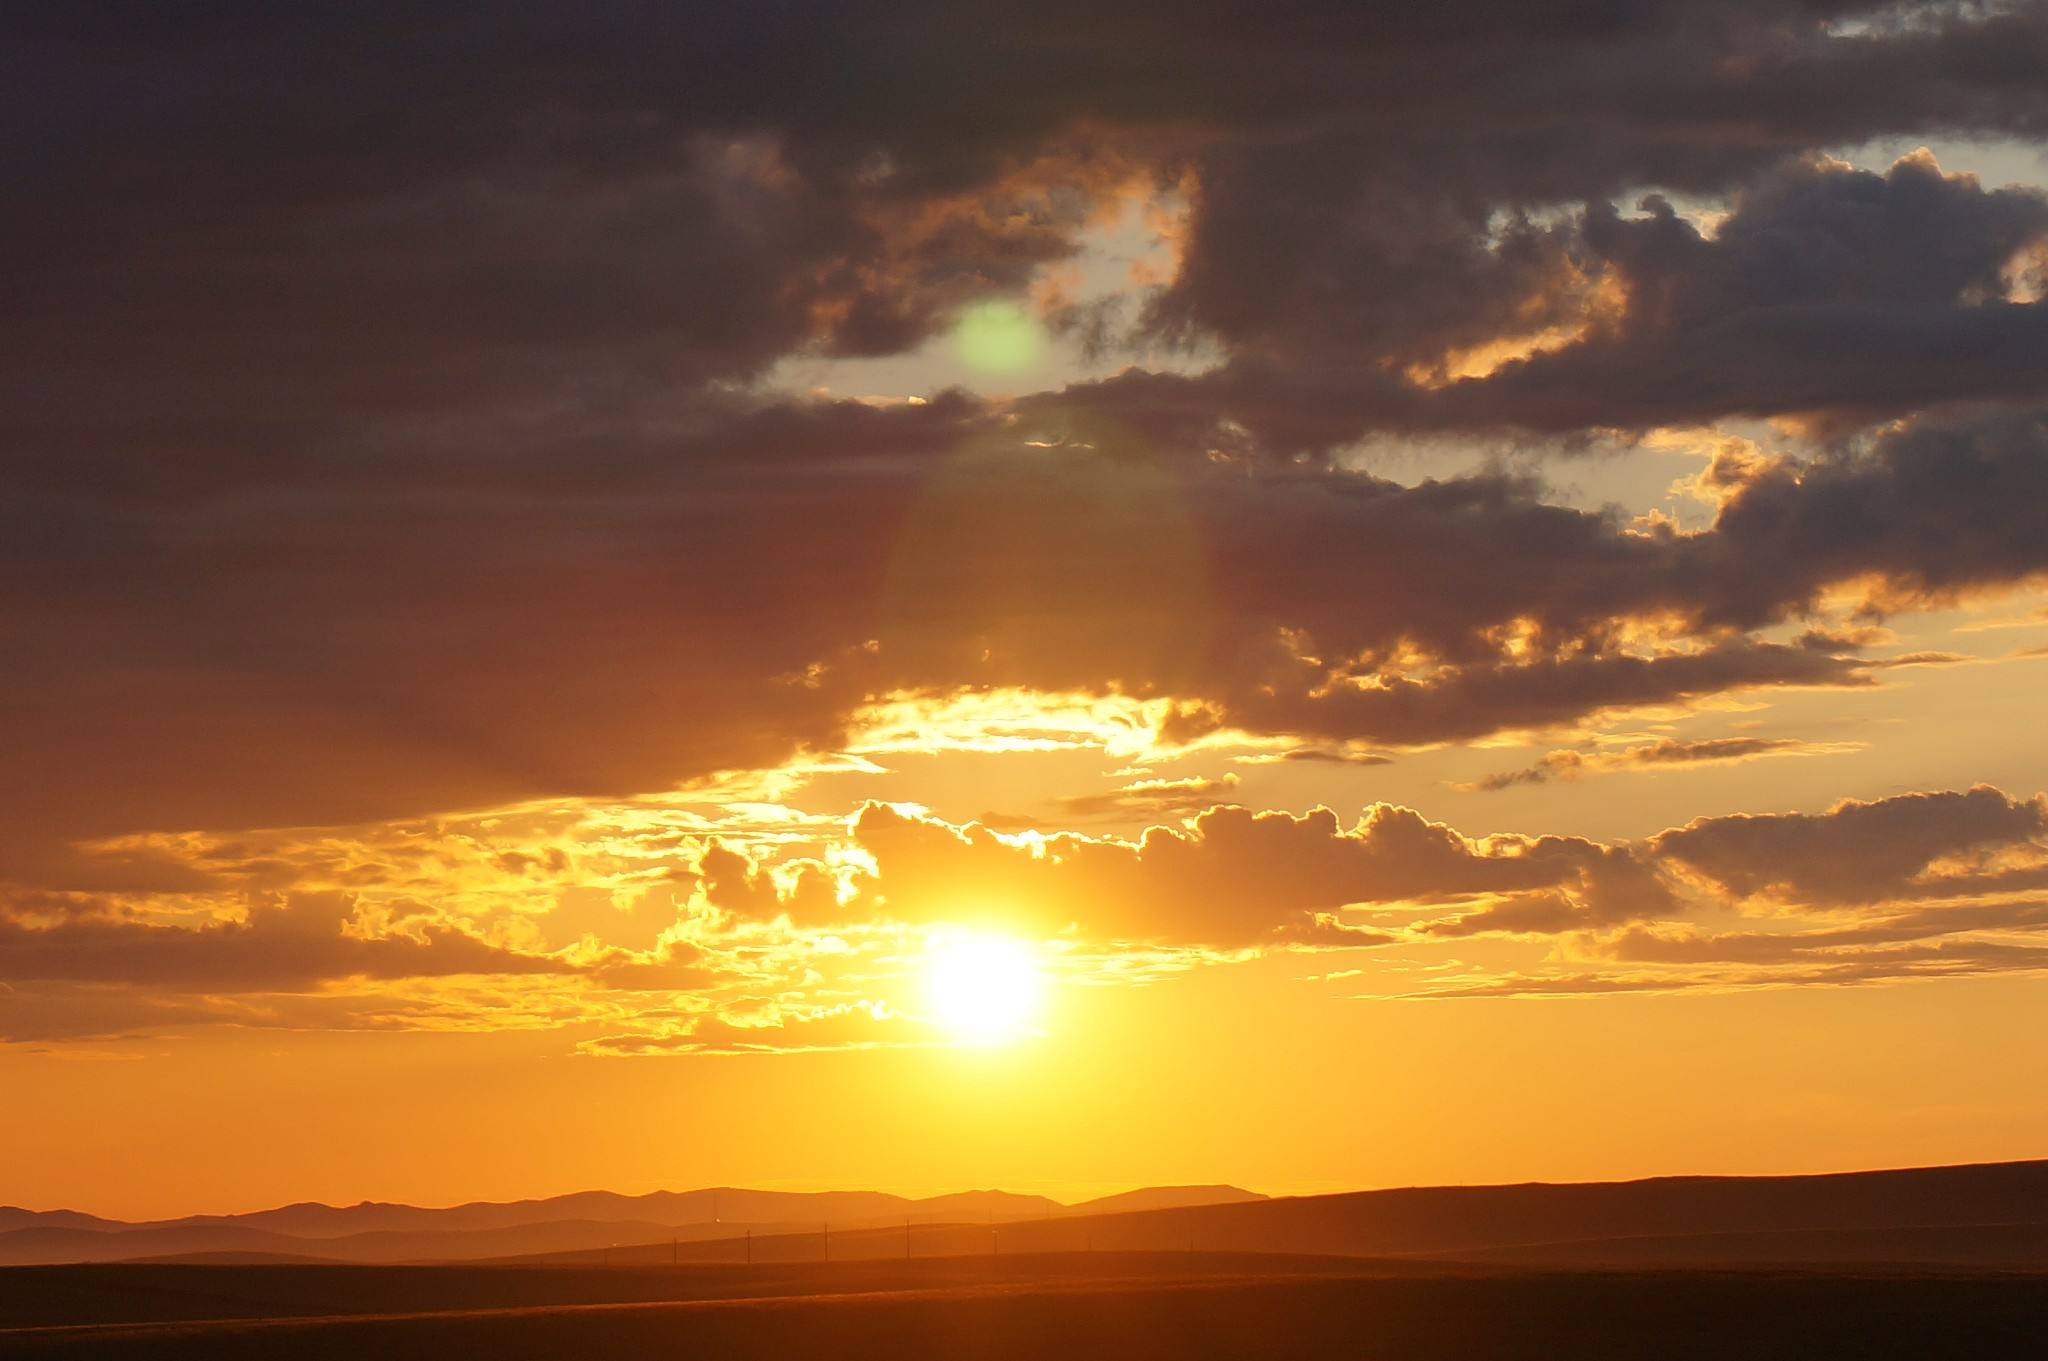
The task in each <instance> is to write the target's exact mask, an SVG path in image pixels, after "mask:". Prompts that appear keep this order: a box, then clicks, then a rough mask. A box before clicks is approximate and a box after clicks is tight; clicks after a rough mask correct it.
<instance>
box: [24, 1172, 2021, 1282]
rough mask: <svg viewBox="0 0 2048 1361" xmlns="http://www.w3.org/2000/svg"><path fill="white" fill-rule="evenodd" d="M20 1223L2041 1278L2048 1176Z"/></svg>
mask: <svg viewBox="0 0 2048 1361" xmlns="http://www.w3.org/2000/svg"><path fill="white" fill-rule="evenodd" d="M6 1224H13V1225H15V1226H16V1227H13V1228H11V1229H4V1228H0V1264H8V1263H15V1264H25V1263H47V1262H77V1261H115V1260H135V1259H145V1258H147V1259H192V1258H195V1257H200V1256H210V1257H212V1258H214V1259H219V1258H220V1257H221V1256H222V1255H223V1254H227V1255H232V1256H233V1257H235V1258H236V1259H239V1260H246V1261H260V1260H280V1259H284V1258H291V1257H297V1258H300V1259H304V1258H319V1259H323V1260H327V1261H335V1262H359V1263H400V1262H465V1261H467V1262H476V1261H487V1260H491V1261H497V1260H524V1261H529V1262H552V1263H558V1264H562V1263H575V1262H581V1263H586V1264H598V1263H609V1264H612V1265H626V1264H640V1265H656V1264H664V1263H671V1262H673V1263H676V1264H682V1263H685V1262H729V1263H743V1262H754V1263H762V1264H765V1263H769V1262H801V1261H818V1260H822V1259H830V1260H833V1261H843V1260H856V1259H861V1258H878V1257H925V1256H968V1255H1010V1254H1015V1253H1065V1252H1084V1251H1112V1252H1160V1251H1172V1252H1183V1251H1185V1252H1195V1251H1203V1252H1229V1253H1289V1254H1306V1255H1320V1256H1330V1257H1351V1258H1378V1259H1382V1260H1384V1261H1392V1260H1394V1259H1400V1260H1402V1261H1404V1262H1407V1263H1410V1264H1417V1263H1421V1262H1427V1261H1436V1262H1464V1263H1470V1264H1475V1265H1498V1266H1515V1267H1527V1266H1542V1267H1570V1268H1581V1267H1602V1268H1605V1267H1619V1268H1629V1269H1635V1268H1642V1267H1680V1266H1683V1267H1715V1268H1723V1267H1754V1266H1774V1267H1775V1266H1829V1265H1842V1264H1860V1265H1870V1264H1894V1265H1901V1266H1916V1267H1929V1266H1931V1267H1938V1268H1950V1267H1958V1266H1968V1267H1973V1268H1983V1267H1991V1268H1995V1269H1999V1270H2007V1269H2011V1270H2025V1271H2048V1161H2034V1162H2013V1163H1978V1164H1969V1165H1963V1166H1955V1167H1931V1168H1907V1169H1900V1170H1893V1171H1879V1172H1847V1173H1833V1174H1821V1175H1809V1176H1782V1177H1658V1178H1651V1179H1647V1180H1641V1181H1629V1182H1584V1183H1559V1184H1552V1183H1542V1182H1534V1183H1523V1184H1520V1185H1509V1186H1437V1187H1407V1188H1401V1189H1395V1190H1382V1191H1356V1192H1348V1193H1344V1194H1340V1195H1325V1196H1299V1197H1282V1198H1277V1199H1276V1198H1269V1197H1265V1196H1260V1195H1256V1194H1255V1193H1252V1192H1249V1191H1243V1190H1240V1189H1238V1188H1236V1187H1230V1186H1197V1187H1151V1188H1146V1189H1143V1190H1138V1191H1130V1192H1124V1193H1122V1194H1119V1195H1114V1196H1105V1197H1102V1198H1100V1199H1097V1200H1093V1201H1086V1202H1083V1203H1081V1204H1078V1205H1061V1204H1059V1203H1058V1202H1055V1201H1052V1200H1048V1199H1046V1198H1045V1197H1042V1196H1025V1195H1015V1194H1011V1193H1008V1192H1002V1191H967V1192H961V1193H958V1194H955V1195H949V1196H934V1197H930V1198H928V1199H924V1200H910V1199H906V1198H903V1197H899V1196H891V1195H885V1194H882V1193H879V1192H865V1191H843V1192H839V1191H832V1192H815V1193H801V1192H781V1191H747V1190H742V1189H738V1188H729V1187H720V1188H710V1189H705V1190H701V1191H684V1192H666V1191H664V1192H654V1193H652V1194H649V1195H644V1196H622V1195H617V1194H615V1193H611V1192H602V1191H597V1192H581V1193H577V1194H575V1195H569V1196H558V1197H554V1198H551V1199H548V1200H535V1201H514V1202H507V1203H476V1204H471V1205H459V1206H451V1207H448V1208H447V1209H439V1210H433V1209H421V1208H419V1207H415V1206H403V1205H379V1204H367V1205H360V1206H345V1207H334V1206H325V1205H290V1206H281V1207H279V1208H277V1209H275V1210H265V1211H259V1212H257V1213H256V1214H253V1215H242V1216H216V1217H204V1216H202V1217H197V1218H193V1219H186V1220H171V1221H163V1222H158V1223H154V1224H136V1225H127V1224H115V1223H112V1222H110V1221H106V1220H98V1219H94V1218H93V1217H92V1216H88V1215H76V1214H73V1213H71V1212H68V1211H53V1212H48V1213H46V1214H35V1213H33V1212H29V1211H19V1210H11V1211H10V1210H0V1225H6ZM286 1230H292V1231H291V1232H287V1231H286ZM1404 1269H1405V1268H1404Z"/></svg>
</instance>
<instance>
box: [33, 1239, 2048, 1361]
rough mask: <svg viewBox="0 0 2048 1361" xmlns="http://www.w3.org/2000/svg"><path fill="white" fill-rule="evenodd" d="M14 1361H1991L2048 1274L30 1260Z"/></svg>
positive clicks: (1168, 1260) (1141, 1257) (1162, 1258)
mask: <svg viewBox="0 0 2048 1361" xmlns="http://www.w3.org/2000/svg"><path fill="white" fill-rule="evenodd" d="M0 1355H8V1356H14V1355H20V1356H76V1357H88V1356H89V1357H102V1356H104V1357H115V1358H124V1357H136V1358H141V1357H206V1358H237V1357H294V1358H301V1357H303V1358H315V1359H317V1358H325V1357H351V1358H355V1357H378V1358H394V1361H395V1359H399V1358H410V1357H432V1358H435V1361H450V1359H451V1358H457V1357H489V1358H493V1359H494V1361H496V1359H498V1358H503V1359H505V1361H516V1359H517V1358H541V1357H547V1358H557V1357H567V1358H574V1357H586V1356H587V1357H631V1358H639V1357H649V1358H654V1357H707V1358H708V1357H716V1358H750V1357H778V1358H781V1357H852V1358H870V1357H872V1358H889V1359H890V1361H901V1359H904V1358H922V1357H933V1358H988V1359H989V1361H998V1359H1002V1361H1007V1359H1008V1358H1019V1359H1021V1358H1041V1357H1044V1358H1056V1359H1057V1361H1087V1359H1088V1358H1098V1357H1099V1358H1111V1357H1114V1358H1118V1361H1143V1359H1144V1358H1152V1357H1160V1358H1169V1357H1170V1358H1191V1357H1262V1358H1263V1357H1359V1358H1385V1361H1432V1359H1434V1358H1444V1361H1450V1359H1451V1358H1457V1359H1458V1361H1483V1359H1484V1358H1539V1357H1540V1358H1546V1359H1549V1358H1556V1359H1557V1361H1599V1359H1600V1358H1610V1357H1611V1358H1621V1357H1630V1358H1636V1357H1642V1358H1650V1357H1656V1358H1693V1357H1699V1358H1707V1357H1712V1358H1716V1361H1721V1359H1722V1358H1735V1357H1743V1358H1748V1357H1802V1358H1815V1357H1856V1358H1869V1357H1968V1358H1972V1361H1991V1359H1995V1358H2004V1357H2013V1358H2032V1357H2040V1356H2043V1355H2048V1276H2041V1275H2028V1274H2012V1275H1982V1274H1978V1275H1972V1274H1960V1273H1952V1274H1930V1273H1925V1272H1885V1271H1861V1272H1839V1271H1837V1272H1828V1273H1793V1272H1761V1271H1758V1272H1675V1271H1674V1272H1614V1271H1608V1272H1530V1271H1503V1270H1498V1269H1482V1268H1456V1267H1446V1266H1444V1265H1442V1264H1428V1265H1423V1264H1417V1263H1410V1264H1397V1263H1376V1262H1368V1261H1358V1260H1352V1261H1349V1262H1341V1261H1335V1260H1332V1259H1327V1258H1287V1257H1258V1256H1253V1255H1245V1254H1214V1255H1211V1254H1204V1253H1152V1254H1120V1253H1100V1254H1054V1255H1045V1256H1038V1257H1018V1258H1013V1259H1007V1260H1006V1259H991V1258H953V1259H943V1260H927V1261H919V1262H899V1263H883V1262H855V1263H840V1264H825V1263H817V1264H789V1265H776V1266H764V1267H754V1268H748V1267H703V1266H683V1267H677V1268H665V1269H664V1268H613V1269H610V1270H605V1269H573V1268H535V1267H496V1268H490V1267H335V1266H206V1265H127V1266H75V1267H33V1268H18V1269H14V1270H10V1271H4V1272H0Z"/></svg>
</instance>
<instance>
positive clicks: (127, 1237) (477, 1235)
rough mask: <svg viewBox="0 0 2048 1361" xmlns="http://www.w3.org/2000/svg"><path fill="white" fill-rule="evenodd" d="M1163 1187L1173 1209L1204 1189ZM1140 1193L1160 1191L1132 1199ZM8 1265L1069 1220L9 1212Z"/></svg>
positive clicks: (822, 1195)
mask: <svg viewBox="0 0 2048 1361" xmlns="http://www.w3.org/2000/svg"><path fill="white" fill-rule="evenodd" d="M1210 1189H1213V1190H1214V1191H1215V1192H1216V1193H1217V1194H1227V1195H1231V1196H1244V1195H1248V1194H1249V1193H1248V1192H1241V1191H1237V1190H1235V1189H1234V1188H1229V1187H1223V1188H1162V1189H1161V1190H1159V1191H1158V1192H1157V1193H1156V1194H1157V1195H1158V1196H1159V1197H1162V1198H1165V1199H1168V1200H1170V1201H1176V1202H1178V1201H1183V1200H1185V1199H1187V1198H1189V1197H1193V1198H1195V1199H1199V1198H1200V1197H1201V1195H1202V1194H1203V1193H1204V1191H1205V1190H1210ZM1134 1194H1136V1195H1139V1196H1148V1195H1154V1194H1155V1193H1153V1192H1146V1191H1141V1192H1137V1193H1134ZM0 1213H4V1215H5V1218H0V1265H27V1264H32V1263H39V1262H108V1261H124V1260H133V1259H137V1258H148V1259H152V1260H161V1259H163V1258H165V1257H182V1256H189V1255H192V1254H222V1253H226V1254H233V1255H236V1256H238V1257H248V1256H252V1255H255V1256H269V1255H285V1256H303V1257H311V1258H317V1259H320V1260H323V1261H336V1262H420V1261H476V1260H482V1259H487V1258H502V1257H536V1256H548V1255H554V1254H565V1253H566V1254H575V1253H578V1252H585V1251H588V1252H590V1253H593V1254H600V1255H601V1254H602V1253H603V1251H604V1250H605V1249H606V1248H608V1247H610V1246H611V1245H614V1244H632V1243H650V1242H656V1241H659V1242H662V1243H668V1242H670V1241H672V1240H680V1241H682V1242H696V1241H701V1240H704V1239H729V1238H732V1237H734V1236H736V1235H741V1234H745V1233H747V1232H749V1231H751V1232H753V1233H754V1234H756V1235H758V1236H760V1237H762V1238H764V1239H773V1238H790V1239H793V1240H797V1241H804V1240H808V1239H810V1238H814V1237H816V1236H818V1235H819V1234H821V1233H822V1232H823V1231H824V1230H825V1229H826V1228H828V1227H829V1228H830V1229H831V1230H832V1231H833V1232H835V1233H846V1232H851V1231H856V1230H859V1229H863V1228H878V1227H882V1226H889V1227H892V1228H900V1227H901V1226H903V1225H905V1224H915V1225H928V1224H948V1223H963V1224H965V1223H971V1224H978V1225H984V1226H986V1225H989V1224H1005V1223H1010V1222H1014V1221H1017V1220H1024V1219H1041V1220H1042V1219H1047V1218H1050V1217H1052V1216H1055V1215H1061V1214H1068V1213H1072V1210H1070V1208H1069V1207H1067V1206H1064V1205H1062V1204H1060V1203H1059V1202H1057V1201H1054V1200H1050V1199H1047V1198H1046V1197H1044V1196H1035V1195H1018V1194H1015V1193H1012V1192H1008V1191H995V1190H987V1191H962V1192H956V1193H953V1194H950V1195H941V1196H932V1197H928V1198H925V1199H921V1200H913V1199H909V1198H906V1197H903V1196H895V1195H888V1194H885V1193H882V1192H876V1191H823V1192H791V1191H750V1190H744V1189H740V1188H736V1187H707V1188H705V1189H702V1190H697V1191H656V1192H652V1193H650V1194H647V1195H639V1196H627V1195H620V1194H618V1193H616V1192H611V1191H584V1192H577V1193H574V1194H571V1195H565V1196H554V1197H549V1198H547V1199H542V1200H522V1201H506V1202H483V1201H479V1202H472V1203H470V1204H465V1205H456V1206H449V1207H446V1208H425V1207H421V1206H414V1205H397V1204H389V1203H383V1202H374V1201H366V1202H363V1203H362V1204H358V1205H348V1206H334V1205H322V1204H318V1203H313V1202H306V1203H301V1204H295V1205H285V1206H279V1207H278V1208H276V1209H271V1210H259V1211H256V1212H253V1213H250V1214H241V1215H191V1216H187V1217H185V1218H182V1219H169V1220H154V1221H148V1222H143V1223H132V1224H131V1223H123V1222H120V1221H116V1220H107V1219H100V1218H97V1217H95V1216H92V1215H84V1214H79V1213H76V1212H74V1211H69V1210H53V1211H41V1212H38V1211H29V1210H7V1211H5V1212H0Z"/></svg>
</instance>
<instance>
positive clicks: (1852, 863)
mask: <svg viewBox="0 0 2048 1361" xmlns="http://www.w3.org/2000/svg"><path fill="white" fill-rule="evenodd" d="M2044 833H2048V800H2044V798H2043V797H2042V796H2039V795H2036V796H2035V797H2034V798H2031V799H2015V798H2013V797H2011V796H2010V795H2007V794H2005V793H2003V792H2002V791H2000V790H1997V789H1993V788H1991V787H1990V786H1989V785H1978V786H1977V787H1975V788H1974V789H1970V790H1966V791H1960V792H1959V791H1954V790H1949V791H1943V792H1939V793H1925V794H1901V795H1897V796H1895V797H1893V798H1888V799H1879V800H1877V801H1875V802H1869V803H1864V802H1859V801H1856V800H1853V799H1852V800H1848V801H1845V802H1843V803H1840V804H1837V805H1836V806H1835V807H1833V808H1831V809H1829V810H1828V811H1827V812H1825V813H1772V814H1733V815H1730V816H1727V817H1719V818H1701V819H1698V820H1696V821H1694V822H1691V823H1688V824H1686V825H1685V826H1684V827H1680V828H1675V829H1673V830H1671V831H1668V832H1664V833H1662V834H1660V835H1659V836H1658V837H1657V838H1656V839H1655V841H1654V843H1653V844H1654V846H1655V848H1656V851H1657V853H1658V854H1659V855H1660V856H1662V857H1663V858H1665V859H1666V860H1668V861H1670V862H1672V863H1674V864H1676V865H1678V866H1680V867H1682V868H1683V869H1684V870H1685V871H1687V872H1688V873H1691V874H1693V875H1697V876H1698V877H1700V878H1701V879H1703V880H1705V881H1706V882H1707V883H1709V884H1711V885H1712V886H1713V887H1714V888H1716V889H1718V890H1719V891H1721V892H1723V893H1726V894H1729V895H1731V896H1733V897H1737V898H1750V897H1757V896H1763V895H1771V896H1777V897H1783V898H1787V899H1789V900H1791V901H1794V902H1801V903H1808V904H1812V905H1816V906H1826V905H1831V904H1853V903H1869V902H1878V901H1882V900H1884V899H1888V898H1905V897H1914V896H1918V895H1920V894H1923V893H1929V892H1938V891H1940V889H1941V887H1942V881H1943V879H1944V877H1945V874H1946V873H1947V872H1948V870H1947V867H1949V866H1957V867H1963V868H1968V869H1974V868H1981V867H1982V866H1984V865H1987V864H1990V863H1993V858H1994V857H1995V856H1997V855H1998V854H1999V853H2001V852H2024V853H2032V854H2041V853H2048V847H2044V846H2043V845H2042V844H2041V838H2042V837H2043V835H2044Z"/></svg>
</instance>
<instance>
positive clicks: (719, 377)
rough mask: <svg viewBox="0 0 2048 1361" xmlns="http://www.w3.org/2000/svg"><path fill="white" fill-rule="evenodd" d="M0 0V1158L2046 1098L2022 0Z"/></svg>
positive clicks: (2042, 461)
mask: <svg viewBox="0 0 2048 1361" xmlns="http://www.w3.org/2000/svg"><path fill="white" fill-rule="evenodd" d="M0 22H4V24H5V26H6V38H7V40H6V41H5V42H4V43H0V69H4V75H5V79H4V80H0V114H4V125H5V126H6V128H7V129H8V130H9V131H8V132H7V133H6V134H4V136H0V157H4V165H5V170H6V174H7V178H8V182H9V183H10V184H12V185H14V186H16V187H17V191H18V192H17V193H16V194H15V195H14V196H13V201H12V202H11V203H10V210H9V212H8V213H7V215H6V217H5V220H4V221H0V247H4V249H0V262H4V263H0V271H4V272H5V274H6V284H5V289H6V296H7V298H8V300H9V301H8V306H7V308H6V320H5V322H4V323H0V346H4V355H5V363H4V364H0V637H4V639H5V644H4V647H0V754H4V755H0V1091H4V1092H5V1093H6V1096H7V1103H6V1104H7V1106H8V1108H9V1112H10V1118H9V1119H7V1120H5V1121H0V1203H13V1204H19V1205H25V1206H28V1207H31V1208H41V1209H47V1208H56V1207H59V1206H62V1207H69V1208H76V1209H81V1210H87V1211H91V1212H95V1213H101V1214H107V1215H118V1216H123V1217H130V1218H137V1217H150V1216H168V1215H176V1214H185V1213H193V1212H200V1211H216V1212H227V1211H237V1210H248V1209H255V1208H260V1207H263V1206H266V1205H273V1204H279V1203H284V1202H288V1201H296V1200H312V1199H319V1200H327V1201H331V1202H337V1203H349V1202H353V1201H357V1200H361V1199H365V1198H369V1199H384V1200H408V1201H412V1202H414V1203H422V1204H447V1203H453V1202H458V1201H463V1200H470V1199H479V1198H519V1197H526V1196H536V1195H547V1194H554V1193H559V1192H566V1191H571V1190H578V1189H587V1188H593V1187H607V1188H611V1189H615V1190H620V1191H629V1192H631V1191H644V1190H652V1189H656V1188H661V1187H669V1188H685V1187H694V1186H704V1185H717V1184H739V1185H751V1186H760V1187H774V1188H785V1189H821V1188H826V1187H837V1188H851V1187H869V1188H875V1189H881V1190H890V1191H901V1192H907V1193H912V1194H921V1193H932V1192H939V1191H947V1190H955V1189H960V1188H963V1187H970V1186H976V1187H979V1186H1003V1187H1006V1188H1008V1189H1011V1190H1016V1191H1036V1192H1042V1193H1046V1194H1051V1195H1054V1196H1058V1197H1061V1198H1068V1199H1073V1198H1080V1197H1083V1196H1087V1195H1094V1194H1100V1193H1104V1192H1108V1191H1114V1190H1120V1189H1124V1188H1127V1187H1131V1186H1137V1185H1145V1184H1171V1183H1209V1182H1234V1183H1236V1184H1239V1185H1243V1186H1248V1187H1252V1188H1254V1189H1258V1190H1262V1191H1267V1192H1273V1193H1307V1192H1317V1191H1330V1190H1339V1189H1349V1188H1357V1187H1371V1186H1387V1185H1406V1184H1417V1183H1442V1182H1500V1181H1518V1180H1529V1179H1597V1178H1615V1177H1632V1176H1643V1175H1654V1174H1661V1173H1676V1172H1786V1171H1815V1170H1833V1169H1844V1168H1854V1167H1879V1166H1896V1165H1908V1164H1925V1163H1940V1162H1961V1161H1971V1160H1988V1159H2001V1158H2019V1157H2031V1156H2040V1155H2042V1154H2044V1153H2048V1057H2044V1056H2043V1051H2042V1049H2041V1047H2040V1046H2039V1045H2037V1044H2034V1043H2033V1042H2032V1037H2034V1036H2036V1035H2038V1034H2040V1033H2041V1031H2042V1026H2043V1023H2044V1022H2048V797H2044V794H2043V790H2044V788H2048V759H2044V758H2048V736H2044V727H2043V723H2042V718H2041V714H2042V705H2041V699H2040V696H2041V695H2042V693H2043V687H2044V682H2048V300H2044V299H2048V84H2044V83H2043V81H2042V80H2041V76H2040V73H2041V72H2042V71H2043V70H2044V69H2048V5H2044V4H2042V3H2038V2H2037V0H2022V2H2020V3H2001V2H1996V0H1994V2H1992V3H1981V4H1978V3H1973V4H1942V5H1923V4H1894V5H1870V4H1864V3H1837V2H1836V0H1796V2H1794V3H1762V0H1682V2H1681V0H1651V3H1642V4H1625V5H1624V4H1613V3H1604V2H1603V0H1513V2H1512V3H1504V2H1503V0H1459V2H1458V3H1445V4H1437V5H1430V6H1425V7H1416V6H1408V5H1400V6H1395V5H1378V4H1368V5H1360V4H1355V3H1343V4H1338V3H1317V2H1316V0H1287V2H1286V3H1272V0H1266V3H1260V4H1249V3H1236V2H1235V0H1205V2H1204V3H1200V4H1187V3H1174V4H1166V3H1151V2H1150V0H1139V2H1138V3H1134V4H1127V5H1117V6H1102V5H1080V4H1072V3H1067V0H1037V2H1036V3H1032V4H1028V5H1026V4H1011V3H999V2H998V0H950V2H949V3H944V4H940V3H927V2H925V0H865V2H864V3H859V4H852V3H828V2H827V0H748V2H747V3H727V2H726V0H711V2H710V3H701V4H690V5H679V4H672V3H661V4H656V3H639V2H637V0H622V2H621V3H616V4H607V5H602V6H593V5H543V4H535V3H512V4H503V5H487V6H470V5H448V6H435V7H414V6H400V7H392V8H389V9H367V8H364V7H359V6H326V5H290V6H279V5H273V4H256V3H239V2H233V3H226V4H221V5H215V6H209V7H207V8H206V9H205V10H204V11H203V12H202V11H187V12H183V13H172V12H169V11H163V12H152V13H147V14H144V13H132V14H120V13H117V12H114V11H109V10H103V9H99V8H97V7H90V6H77V5H69V4H66V5H56V4H51V5H42V4H33V3H32V4H26V5H20V6H15V7H11V8H10V10H9V12H8V15H7V17H6V19H5V20H4V21H0Z"/></svg>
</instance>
